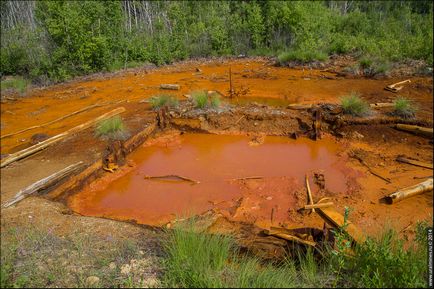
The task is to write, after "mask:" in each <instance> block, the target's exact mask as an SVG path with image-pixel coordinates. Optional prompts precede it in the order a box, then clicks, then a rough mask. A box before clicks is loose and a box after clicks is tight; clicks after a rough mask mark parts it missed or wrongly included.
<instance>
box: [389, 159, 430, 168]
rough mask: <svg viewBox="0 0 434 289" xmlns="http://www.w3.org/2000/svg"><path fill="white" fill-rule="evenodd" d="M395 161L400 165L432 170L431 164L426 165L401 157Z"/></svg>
mask: <svg viewBox="0 0 434 289" xmlns="http://www.w3.org/2000/svg"><path fill="white" fill-rule="evenodd" d="M396 161H397V162H400V163H406V164H410V165H414V166H418V167H422V168H426V169H433V164H428V163H424V162H420V161H417V160H411V159H407V158H404V157H402V156H399V157H397V158H396Z"/></svg>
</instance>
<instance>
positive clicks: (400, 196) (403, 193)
mask: <svg viewBox="0 0 434 289" xmlns="http://www.w3.org/2000/svg"><path fill="white" fill-rule="evenodd" d="M432 189H433V178H429V179H427V180H426V181H424V182H421V183H419V184H417V185H414V186H411V187H407V188H404V189H401V190H399V191H396V192H394V193H393V194H390V195H389V196H387V197H385V200H386V202H387V203H388V204H393V203H396V202H400V201H402V200H404V199H407V198H410V197H413V196H416V195H419V194H423V193H425V192H429V191H432Z"/></svg>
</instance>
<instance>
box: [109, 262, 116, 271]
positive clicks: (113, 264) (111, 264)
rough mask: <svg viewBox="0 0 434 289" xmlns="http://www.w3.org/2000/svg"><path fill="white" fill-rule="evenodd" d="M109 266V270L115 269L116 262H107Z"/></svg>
mask: <svg viewBox="0 0 434 289" xmlns="http://www.w3.org/2000/svg"><path fill="white" fill-rule="evenodd" d="M109 268H110V270H114V269H116V263H115V262H111V263H110V264H109Z"/></svg>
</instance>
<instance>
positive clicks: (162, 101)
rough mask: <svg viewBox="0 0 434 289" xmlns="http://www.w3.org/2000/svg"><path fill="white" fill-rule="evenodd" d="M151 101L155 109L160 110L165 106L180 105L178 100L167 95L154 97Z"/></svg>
mask: <svg viewBox="0 0 434 289" xmlns="http://www.w3.org/2000/svg"><path fill="white" fill-rule="evenodd" d="M149 101H150V103H151V106H152V108H153V109H159V108H160V107H163V106H168V107H176V106H178V104H179V102H178V99H176V98H175V97H173V96H171V95H167V94H162V95H157V96H153V97H151V99H150V100H149Z"/></svg>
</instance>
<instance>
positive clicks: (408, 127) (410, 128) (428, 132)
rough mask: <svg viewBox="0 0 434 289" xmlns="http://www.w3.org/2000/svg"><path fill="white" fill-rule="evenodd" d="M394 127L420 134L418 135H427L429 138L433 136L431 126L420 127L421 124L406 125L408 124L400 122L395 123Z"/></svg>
mask: <svg viewBox="0 0 434 289" xmlns="http://www.w3.org/2000/svg"><path fill="white" fill-rule="evenodd" d="M395 128H396V129H399V130H403V131H407V132H412V133H415V134H420V135H423V136H425V137H429V138H432V137H433V129H432V128H427V127H421V126H417V125H408V124H402V123H398V124H396V126H395Z"/></svg>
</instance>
